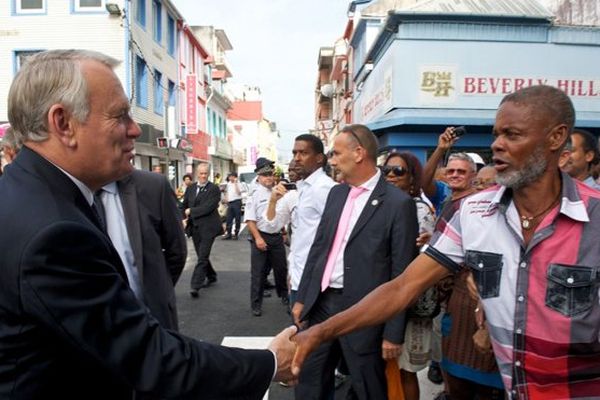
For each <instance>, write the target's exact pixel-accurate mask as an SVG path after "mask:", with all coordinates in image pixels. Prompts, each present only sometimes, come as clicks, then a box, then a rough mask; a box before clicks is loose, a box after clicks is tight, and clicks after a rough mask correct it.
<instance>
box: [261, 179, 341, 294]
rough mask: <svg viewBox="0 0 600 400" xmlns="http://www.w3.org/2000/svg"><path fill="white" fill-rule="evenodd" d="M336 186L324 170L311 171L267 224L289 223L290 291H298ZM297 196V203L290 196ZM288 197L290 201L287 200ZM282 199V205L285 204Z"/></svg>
mask: <svg viewBox="0 0 600 400" xmlns="http://www.w3.org/2000/svg"><path fill="white" fill-rule="evenodd" d="M335 185H336V183H335V181H334V180H333V179H331V178H330V177H329V176H328V175H327V174H326V173H325V171H323V169H321V168H319V169H317V170H316V171H314V172H313V173H312V174H310V176H308V178H306V179H304V180H302V181H299V182H296V186H297V187H298V190H297V191H295V190H292V191H290V192H288V193H286V194H285V196H283V197H282V198H281V199H280V200H279V201H278V202H277V209H276V211H275V218H274V219H273V220H272V221H269V220H268V219H267V218H266V210H265V220H266V221H267V222H269V223H271V224H272V226H273V227H275V228H276V227H279V229H281V228H282V227H284V226H286V225H287V224H289V223H291V225H292V232H293V235H294V237H293V238H292V243H291V246H290V254H289V255H288V271H289V274H290V286H291V289H292V290H298V285H299V284H300V279H301V278H302V273H303V272H304V265H305V264H306V259H307V258H308V252H309V251H310V247H311V246H312V244H313V242H314V240H315V235H316V234H317V228H318V226H319V223H320V222H321V216H322V215H323V210H324V209H325V203H326V202H327V196H329V192H330V190H331V188H332V187H334V186H335ZM294 193H296V196H297V198H296V201H294V199H293V196H294V195H293V194H294ZM288 196H290V198H289V199H286V197H288ZM284 200H285V202H284Z"/></svg>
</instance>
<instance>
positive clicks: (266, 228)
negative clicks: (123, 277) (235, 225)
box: [244, 157, 288, 317]
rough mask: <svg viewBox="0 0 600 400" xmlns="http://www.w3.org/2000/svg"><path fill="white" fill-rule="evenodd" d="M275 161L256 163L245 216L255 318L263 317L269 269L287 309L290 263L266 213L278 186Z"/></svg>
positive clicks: (251, 295) (278, 231)
mask: <svg viewBox="0 0 600 400" xmlns="http://www.w3.org/2000/svg"><path fill="white" fill-rule="evenodd" d="M274 164H275V163H274V162H273V161H271V160H269V159H267V158H264V157H260V158H259V159H257V160H256V169H255V170H254V172H256V175H257V182H258V185H257V187H256V190H255V191H254V193H252V196H251V197H250V198H249V199H248V203H247V204H246V211H245V213H244V217H245V222H246V224H247V226H248V230H249V231H250V235H251V236H250V238H249V240H250V265H251V267H250V268H251V269H250V276H251V282H250V306H251V308H252V315H254V316H255V317H260V316H261V315H262V302H263V295H264V289H265V280H266V279H265V277H266V275H267V273H268V266H271V267H272V268H273V275H275V290H276V291H277V295H278V296H279V297H281V298H282V303H283V304H284V305H286V306H287V304H288V300H287V299H288V293H287V264H286V260H285V246H284V244H283V236H282V235H281V228H280V227H277V226H272V224H270V223H268V222H267V221H266V218H265V212H266V210H267V207H268V205H269V199H270V198H271V191H272V190H273V185H274V183H275V181H274V178H273V173H274V171H275V168H274Z"/></svg>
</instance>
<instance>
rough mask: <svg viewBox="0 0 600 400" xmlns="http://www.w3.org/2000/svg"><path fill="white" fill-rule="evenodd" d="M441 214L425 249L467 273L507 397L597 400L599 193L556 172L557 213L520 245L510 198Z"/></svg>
mask: <svg viewBox="0 0 600 400" xmlns="http://www.w3.org/2000/svg"><path fill="white" fill-rule="evenodd" d="M453 211H454V212H449V213H444V215H443V216H442V218H441V219H440V221H439V223H438V225H437V227H436V232H435V233H434V235H433V237H432V239H431V241H430V245H429V246H428V247H426V248H425V250H423V251H424V252H425V253H426V254H428V255H429V256H431V257H432V258H434V259H436V260H437V261H438V262H440V263H441V264H443V265H444V266H445V267H447V268H448V269H450V270H451V271H453V272H455V271H457V270H458V269H459V268H463V267H464V266H466V267H468V268H469V269H470V270H471V271H472V272H473V276H474V278H475V281H476V283H477V286H478V289H479V293H480V295H481V297H482V302H483V305H484V308H485V312H486V317H487V323H488V327H489V330H490V335H491V338H492V344H493V347H494V353H495V355H496V359H497V362H498V367H499V369H500V372H501V374H502V379H503V381H504V386H505V388H506V390H507V392H508V394H509V396H510V397H511V398H518V399H583V398H585V399H590V398H595V399H598V398H600V304H599V300H598V298H599V296H598V295H599V290H598V288H599V284H598V275H599V273H598V270H599V269H600V192H598V191H596V190H594V189H591V188H589V187H588V186H586V185H584V184H583V183H581V182H578V181H575V180H573V179H572V178H570V177H569V176H568V175H566V174H562V198H561V202H560V203H559V205H557V206H556V207H555V208H554V209H553V210H551V211H550V213H548V214H547V215H546V216H545V217H544V219H543V220H542V221H541V222H540V224H539V225H538V227H537V228H536V231H535V233H534V235H533V238H532V239H531V241H530V243H529V245H528V246H527V247H525V245H524V243H523V236H522V231H521V229H522V228H521V221H520V218H519V214H518V212H517V209H516V207H515V205H514V202H513V201H512V191H511V190H510V189H507V188H505V187H503V186H494V187H492V188H490V189H488V190H485V191H483V192H479V193H476V194H474V195H472V196H470V197H467V198H465V199H464V200H463V201H462V203H461V205H460V207H455V208H454V210H453Z"/></svg>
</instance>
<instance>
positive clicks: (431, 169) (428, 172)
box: [421, 147, 446, 196]
mask: <svg viewBox="0 0 600 400" xmlns="http://www.w3.org/2000/svg"><path fill="white" fill-rule="evenodd" d="M445 153H446V149H443V148H441V147H436V148H435V151H434V152H433V154H432V155H431V157H429V160H427V163H425V167H424V168H423V177H422V179H421V185H422V187H423V191H424V192H425V194H426V195H427V196H435V190H436V189H435V182H434V177H435V171H436V170H437V167H438V165H439V163H440V161H441V160H442V158H443V157H444V154H445Z"/></svg>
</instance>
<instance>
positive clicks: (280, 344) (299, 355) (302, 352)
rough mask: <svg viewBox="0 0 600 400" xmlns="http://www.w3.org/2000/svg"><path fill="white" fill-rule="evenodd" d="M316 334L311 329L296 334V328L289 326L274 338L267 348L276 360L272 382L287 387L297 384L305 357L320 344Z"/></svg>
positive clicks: (314, 330)
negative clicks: (287, 385) (283, 383)
mask: <svg viewBox="0 0 600 400" xmlns="http://www.w3.org/2000/svg"><path fill="white" fill-rule="evenodd" d="M316 327H317V326H315V328H316ZM317 332H318V330H316V329H312V328H311V329H308V330H305V331H302V332H301V333H298V328H297V327H296V326H290V327H288V328H286V329H284V330H283V331H281V332H280V333H279V334H278V335H277V336H275V338H274V339H273V340H272V341H271V343H270V344H269V347H268V349H269V350H271V351H272V352H273V354H275V357H276V358H277V371H276V373H275V376H274V377H273V380H274V381H279V382H285V383H287V384H289V385H294V384H296V383H297V380H298V375H299V373H300V367H301V366H302V363H303V362H304V360H305V359H306V356H308V354H309V353H310V352H311V351H313V350H314V349H315V348H316V347H317V346H318V345H319V344H320V343H321V340H319V338H318V336H317V335H318V334H317Z"/></svg>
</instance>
